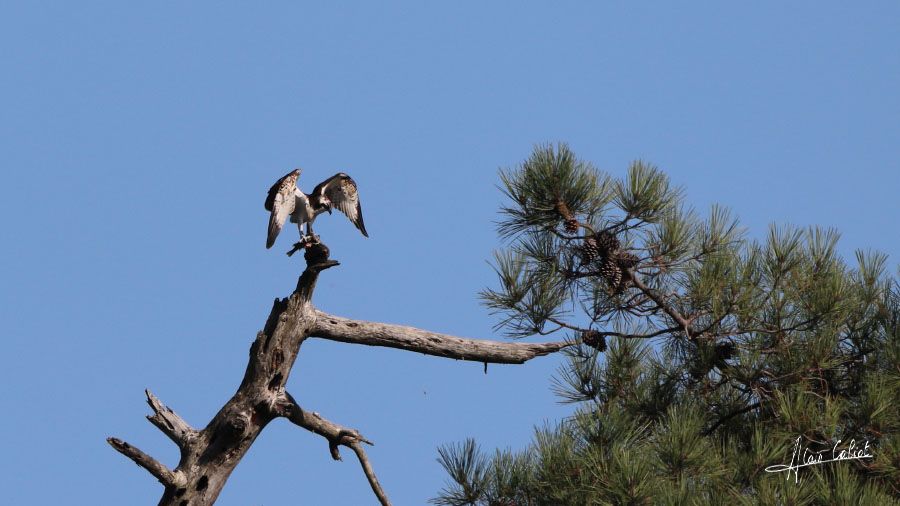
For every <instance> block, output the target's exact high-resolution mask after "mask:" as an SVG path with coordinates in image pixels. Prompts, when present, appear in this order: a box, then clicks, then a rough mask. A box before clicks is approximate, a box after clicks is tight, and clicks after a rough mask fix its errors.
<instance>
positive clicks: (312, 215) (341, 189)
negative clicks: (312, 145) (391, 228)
mask: <svg viewBox="0 0 900 506" xmlns="http://www.w3.org/2000/svg"><path fill="white" fill-rule="evenodd" d="M299 176H300V170H295V171H293V172H291V173H289V174H287V175H286V176H284V177H282V178H281V179H279V180H278V181H277V182H276V183H275V184H274V185H272V188H270V189H269V195H268V196H267V197H266V203H265V208H266V210H267V211H269V212H270V213H271V214H270V216H269V233H268V236H267V238H266V248H271V247H272V245H273V244H275V238H277V237H278V234H279V233H280V232H281V229H282V227H283V226H284V222H285V220H286V219H287V218H288V216H290V219H291V223H296V224H297V228H298V229H299V230H300V237H301V239H303V238H305V237H307V236H312V235H313V231H312V223H313V221H315V219H316V217H317V216H318V215H320V214H322V213H324V212H328V213H329V214H330V213H331V209H332V208H334V207H337V208H338V210H340V211H341V212H342V213H344V214H345V215H347V217H348V218H350V221H351V222H352V223H353V224H354V225H356V228H357V229H359V231H360V232H362V234H363V235H364V236H366V237H369V234H368V233H367V232H366V226H365V224H364V223H363V218H362V207H361V206H360V204H359V192H358V191H357V189H356V182H354V181H353V179H352V178H351V177H350V176H348V175H347V174H344V173H338V174H335V175H334V176H332V177H330V178H328V179H326V180H325V181H323V182H322V183H320V184H319V185H318V186H316V187H315V189H314V190H313V192H312V193H311V194H309V195H307V194H305V193H303V192H302V191H300V189H299V188H298V187H297V178H298V177H299ZM304 224H306V232H305V233H304V230H303V225H304Z"/></svg>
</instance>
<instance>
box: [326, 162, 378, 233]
mask: <svg viewBox="0 0 900 506" xmlns="http://www.w3.org/2000/svg"><path fill="white" fill-rule="evenodd" d="M313 195H315V196H316V197H319V198H321V196H322V195H324V196H325V197H327V198H328V200H330V201H331V205H332V206H334V207H336V208H337V209H338V210H340V211H341V212H342V213H344V214H346V215H347V217H348V218H350V221H351V222H353V224H354V225H356V228H358V229H359V231H360V232H362V235H364V236H366V237H369V233H368V232H366V224H365V223H363V215H362V207H361V206H360V205H359V192H358V191H357V189H356V182H355V181H354V180H353V178H351V177H350V176H348V175H347V174H344V173H343V172H339V173H337V174H335V175H333V176H331V177H330V178H328V179H326V180H325V181H323V182H322V183H320V184H319V186H316V189H315V190H313Z"/></svg>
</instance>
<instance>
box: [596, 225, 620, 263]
mask: <svg viewBox="0 0 900 506" xmlns="http://www.w3.org/2000/svg"><path fill="white" fill-rule="evenodd" d="M594 239H595V240H596V241H597V247H598V248H600V252H601V256H605V257H606V256H611V255H612V254H613V253H615V252H616V251H618V250H619V248H620V247H621V245H620V244H619V239H617V238H616V236H615V235H614V234H613V233H612V232H610V231H609V230H602V231H600V232H598V233H597V234H596V235H595V236H594Z"/></svg>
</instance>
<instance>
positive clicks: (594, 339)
mask: <svg viewBox="0 0 900 506" xmlns="http://www.w3.org/2000/svg"><path fill="white" fill-rule="evenodd" d="M581 342H582V343H584V344H586V345H588V346H590V347H591V348H594V349H595V350H597V351H599V352H601V353H602V352H604V351H606V336H604V335H603V334H601V333H600V332H598V331H596V330H586V331H584V332H582V333H581Z"/></svg>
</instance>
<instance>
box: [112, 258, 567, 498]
mask: <svg viewBox="0 0 900 506" xmlns="http://www.w3.org/2000/svg"><path fill="white" fill-rule="evenodd" d="M304 258H305V259H306V269H305V270H304V271H303V274H302V275H301V276H300V279H299V280H298V282H297V288H296V290H295V291H294V293H293V294H291V296H290V297H288V298H286V299H275V302H274V304H273V305H272V311H271V312H270V314H269V317H268V319H267V320H266V324H265V327H264V328H263V330H262V331H261V332H259V333H258V334H257V336H256V339H255V340H254V342H253V344H252V345H251V346H250V358H249V361H248V363H247V369H246V371H245V372H244V377H243V380H242V381H241V384H240V386H239V387H238V389H237V391H236V392H235V393H234V395H233V396H232V397H231V399H229V400H228V402H226V403H225V405H224V406H222V408H221V409H220V410H219V412H218V413H216V415H215V416H214V417H213V419H212V420H210V422H209V423H208V424H207V425H206V427H205V428H203V429H202V430H197V429H194V428H193V427H191V426H190V425H189V424H188V423H187V422H186V421H185V420H184V419H182V418H181V417H180V416H178V415H177V414H175V412H174V411H172V410H171V409H170V408H168V407H167V406H165V405H164V404H163V403H162V402H161V401H160V400H159V399H158V398H156V396H155V395H153V394H152V393H151V392H149V391H147V392H146V395H147V403H148V404H149V405H150V408H151V409H152V410H153V414H152V415H149V416H148V417H147V419H148V420H149V421H150V422H151V423H153V425H155V426H156V427H158V428H159V429H160V430H161V431H162V432H163V433H165V434H166V435H167V436H168V437H169V438H170V439H172V441H174V442H175V443H176V444H177V445H178V446H179V448H180V449H181V460H180V461H179V463H178V466H177V467H176V468H175V470H174V471H172V470H169V469H168V468H166V467H165V466H163V465H162V464H160V463H159V462H157V461H156V460H154V459H153V458H152V457H150V456H148V455H146V454H144V453H143V452H141V451H140V450H138V449H136V448H134V447H132V446H130V445H128V444H127V443H124V442H122V441H119V440H118V439H112V438H111V439H110V440H109V442H110V444H111V445H112V446H113V447H114V448H115V449H116V450H118V451H119V452H121V453H123V454H124V455H126V456H127V457H129V458H130V459H132V460H134V461H135V462H137V463H138V465H140V466H141V467H143V468H145V469H147V470H148V471H149V472H150V473H151V474H153V476H155V477H157V479H159V481H160V482H162V483H163V484H164V485H165V487H166V489H165V492H164V493H163V496H162V499H160V502H159V504H160V505H161V506H184V505H190V506H209V505H211V504H213V503H214V502H215V501H216V499H217V498H218V496H219V493H220V492H221V491H222V488H223V487H224V486H225V482H226V481H227V480H228V477H229V476H230V475H231V473H232V471H234V469H235V467H236V466H237V465H238V463H239V462H240V461H241V459H242V458H243V457H244V455H245V454H246V453H247V451H248V450H249V449H250V446H251V445H252V444H253V442H254V441H255V440H256V438H257V437H258V436H259V434H260V433H261V432H262V431H263V429H264V428H265V427H266V425H267V424H268V423H269V422H270V421H272V420H273V419H275V418H277V417H286V418H288V419H289V420H290V421H291V422H293V423H295V424H297V425H299V426H301V427H303V428H305V429H307V430H309V431H312V432H315V433H316V434H319V435H321V436H323V437H325V438H326V439H327V440H328V446H329V450H330V452H331V455H332V458H334V459H337V460H340V458H341V456H340V452H339V451H338V447H339V446H346V447H348V448H350V449H352V450H353V452H354V453H355V454H356V456H357V458H358V459H359V462H360V465H361V466H362V468H363V471H364V472H365V474H366V478H367V479H368V480H369V484H370V485H371V487H372V490H373V492H374V493H375V495H376V496H377V497H378V500H379V501H380V502H381V504H382V505H389V504H390V502H389V501H388V498H387V495H386V494H385V492H384V490H383V489H382V487H381V485H380V484H379V483H378V479H377V478H376V476H375V472H374V471H373V470H372V465H371V464H370V463H369V459H368V457H367V456H366V453H365V452H364V451H363V449H362V443H366V444H372V443H371V442H370V441H368V440H367V439H366V438H364V437H363V436H362V435H361V434H360V433H359V432H358V431H356V430H354V429H348V428H345V427H342V426H340V425H337V424H335V423H333V422H330V421H328V420H325V419H324V418H322V417H321V416H319V415H318V414H317V413H310V412H305V411H303V410H302V409H300V406H298V405H297V403H296V402H295V401H294V399H293V398H292V397H291V396H290V395H289V394H287V392H285V390H284V387H285V384H286V383H287V380H288V376H289V375H290V373H291V369H292V368H293V366H294V362H295V361H296V359H297V355H298V354H299V352H300V346H301V345H302V344H303V341H305V340H306V338H307V337H311V336H316V337H321V338H324V339H331V340H335V341H342V342H348V343H356V344H365V345H370V346H387V347H391V348H399V349H403V350H408V351H416V352H420V353H425V354H428V355H435V356H439V357H448V358H455V359H461V360H473V361H478V362H484V363H485V366H487V364H488V363H500V364H521V363H523V362H525V361H527V360H530V359H532V358H535V357H538V356H542V355H547V354H549V353H554V352H556V351H559V350H560V349H562V348H564V347H566V346H570V345H571V343H565V342H555V343H540V344H529V343H515V342H497V341H482V340H476V339H464V338H460V337H456V336H450V335H446V334H438V333H435V332H429V331H426V330H421V329H416V328H413V327H404V326H401V325H390V324H385V323H373V322H363V321H357V320H350V319H347V318H341V317H339V316H333V315H330V314H327V313H323V312H321V311H318V310H316V308H315V307H314V306H313V305H312V295H313V291H314V288H315V285H316V281H317V279H318V276H319V273H320V272H321V271H323V270H325V269H328V268H330V267H334V266H335V265H338V262H337V261H335V260H330V259H329V258H328V248H327V247H325V245H324V244H321V243H314V244H312V245H308V246H307V247H306V248H305V253H304Z"/></svg>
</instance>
